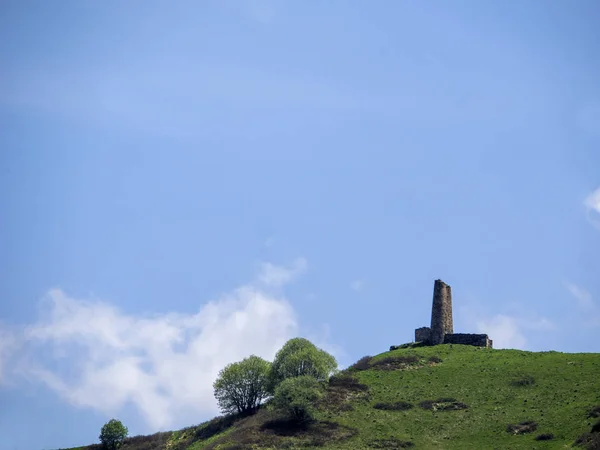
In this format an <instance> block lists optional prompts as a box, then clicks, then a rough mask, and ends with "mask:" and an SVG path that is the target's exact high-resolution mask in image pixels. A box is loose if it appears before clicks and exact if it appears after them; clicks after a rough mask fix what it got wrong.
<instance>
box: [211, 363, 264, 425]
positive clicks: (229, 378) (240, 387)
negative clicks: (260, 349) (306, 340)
mask: <svg viewBox="0 0 600 450" xmlns="http://www.w3.org/2000/svg"><path fill="white" fill-rule="evenodd" d="M270 368H271V363H270V362H268V361H265V360H264V359H262V358H259V357H258V356H254V355H252V356H250V357H248V358H245V359H243V360H242V361H239V362H236V363H232V364H229V365H227V366H226V367H225V368H224V369H222V370H221V371H220V372H219V376H218V377H217V379H216V381H215V382H214V384H213V388H214V391H215V398H216V399H217V402H218V404H219V407H220V408H221V411H223V412H224V413H242V414H244V413H252V412H254V411H256V410H257V409H258V407H259V405H260V404H261V402H262V401H263V400H265V399H266V398H267V397H268V390H267V387H268V377H269V373H270Z"/></svg>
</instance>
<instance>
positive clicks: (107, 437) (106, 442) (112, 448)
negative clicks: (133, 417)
mask: <svg viewBox="0 0 600 450" xmlns="http://www.w3.org/2000/svg"><path fill="white" fill-rule="evenodd" d="M128 432H129V430H127V427H126V426H125V425H123V423H122V422H121V421H120V420H116V419H110V420H109V421H108V422H106V423H105V424H104V426H103V427H102V430H101V431H100V442H101V443H102V446H103V447H104V448H105V449H107V450H116V449H118V448H119V447H120V446H121V444H123V441H124V440H125V438H126V437H127V433H128Z"/></svg>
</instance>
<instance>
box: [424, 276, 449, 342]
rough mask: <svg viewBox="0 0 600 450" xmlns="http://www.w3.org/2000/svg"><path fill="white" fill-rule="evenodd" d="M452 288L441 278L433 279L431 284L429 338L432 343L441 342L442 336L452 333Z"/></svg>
mask: <svg viewBox="0 0 600 450" xmlns="http://www.w3.org/2000/svg"><path fill="white" fill-rule="evenodd" d="M453 332H454V326H453V324H452V290H451V289H450V286H448V285H447V284H446V283H444V282H443V281H442V280H435V283H434V285H433V306H432V308H431V334H430V335H429V340H430V341H431V344H432V345H437V344H443V343H444V336H446V335H447V334H452V333H453Z"/></svg>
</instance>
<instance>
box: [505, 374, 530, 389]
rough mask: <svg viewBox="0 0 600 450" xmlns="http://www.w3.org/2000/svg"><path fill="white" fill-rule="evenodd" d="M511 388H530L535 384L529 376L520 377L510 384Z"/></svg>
mask: <svg viewBox="0 0 600 450" xmlns="http://www.w3.org/2000/svg"><path fill="white" fill-rule="evenodd" d="M510 384H511V386H515V387H519V386H531V385H533V384H535V379H534V378H533V377H532V376H531V375H521V376H520V377H518V378H515V379H514V380H512V381H511V382H510Z"/></svg>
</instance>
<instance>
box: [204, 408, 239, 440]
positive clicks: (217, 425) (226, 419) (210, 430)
mask: <svg viewBox="0 0 600 450" xmlns="http://www.w3.org/2000/svg"><path fill="white" fill-rule="evenodd" d="M238 419H239V416H236V415H234V414H230V415H227V416H221V417H215V418H214V419H212V420H209V421H208V422H206V423H205V424H202V425H200V426H199V427H198V428H197V430H196V433H195V434H196V437H197V438H198V439H208V438H210V437H213V436H214V435H215V434H219V433H221V432H223V431H225V430H226V429H228V428H229V427H231V426H232V425H233V424H234V423H235V422H236V421H237V420H238Z"/></svg>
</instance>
